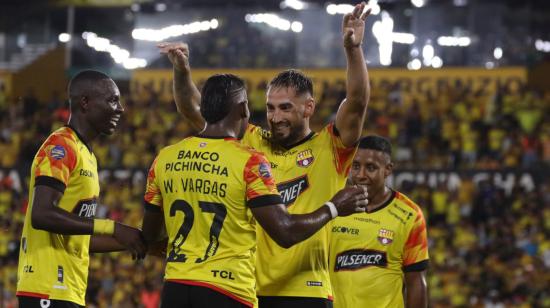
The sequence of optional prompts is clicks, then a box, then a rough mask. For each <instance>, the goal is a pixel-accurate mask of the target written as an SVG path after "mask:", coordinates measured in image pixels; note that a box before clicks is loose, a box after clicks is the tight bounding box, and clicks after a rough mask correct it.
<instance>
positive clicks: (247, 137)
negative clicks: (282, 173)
mask: <svg viewBox="0 0 550 308" xmlns="http://www.w3.org/2000/svg"><path fill="white" fill-rule="evenodd" d="M268 138H269V133H268V132H267V131H265V130H263V129H262V128H261V127H259V126H256V125H254V124H250V123H249V124H248V126H247V127H246V131H245V132H244V136H243V138H242V139H241V143H242V144H244V145H247V146H249V147H251V148H255V149H259V148H260V147H259V146H260V143H261V142H262V140H264V139H268Z"/></svg>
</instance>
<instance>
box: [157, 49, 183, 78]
mask: <svg viewBox="0 0 550 308" xmlns="http://www.w3.org/2000/svg"><path fill="white" fill-rule="evenodd" d="M157 47H158V49H159V51H160V53H161V54H165V55H168V59H170V62H172V65H173V66H174V68H175V69H177V70H179V71H181V72H188V71H189V70H190V66H189V46H188V45H187V44H185V43H182V42H179V43H159V44H157Z"/></svg>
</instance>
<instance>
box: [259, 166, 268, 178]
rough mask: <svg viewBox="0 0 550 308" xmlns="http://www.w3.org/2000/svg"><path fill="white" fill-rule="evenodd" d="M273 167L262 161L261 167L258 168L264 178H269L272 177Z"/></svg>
mask: <svg viewBox="0 0 550 308" xmlns="http://www.w3.org/2000/svg"><path fill="white" fill-rule="evenodd" d="M270 169H271V168H269V165H268V164H267V163H260V167H259V168H258V171H259V172H260V176H261V177H262V178H264V179H268V178H270V177H271V170H270Z"/></svg>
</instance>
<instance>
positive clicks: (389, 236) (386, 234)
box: [378, 229, 393, 245]
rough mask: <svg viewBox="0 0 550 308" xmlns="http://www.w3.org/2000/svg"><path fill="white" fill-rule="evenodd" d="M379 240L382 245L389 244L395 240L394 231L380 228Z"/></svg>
mask: <svg viewBox="0 0 550 308" xmlns="http://www.w3.org/2000/svg"><path fill="white" fill-rule="evenodd" d="M378 241H379V242H380V244H382V245H389V244H391V243H392V242H393V231H390V230H386V229H380V230H378Z"/></svg>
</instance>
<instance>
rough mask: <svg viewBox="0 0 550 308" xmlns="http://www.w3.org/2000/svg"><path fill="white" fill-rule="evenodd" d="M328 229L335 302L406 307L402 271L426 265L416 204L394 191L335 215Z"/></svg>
mask: <svg viewBox="0 0 550 308" xmlns="http://www.w3.org/2000/svg"><path fill="white" fill-rule="evenodd" d="M330 229H331V230H330V231H331V241H330V276H331V280H332V287H333V290H334V307H335V308H355V307H377V308H382V307H388V308H390V307H391V308H396V307H404V300H403V291H402V286H403V277H404V274H403V273H404V272H407V271H422V270H425V269H426V268H427V266H428V239H427V234H426V222H425V220H424V216H423V215H422V211H421V210H420V207H419V206H418V205H416V204H415V203H414V202H412V201H411V200H410V199H409V198H407V197H406V196H405V195H403V194H401V193H399V192H396V191H394V192H393V195H392V197H391V198H390V200H388V201H387V202H386V203H385V204H383V205H382V206H381V207H379V208H378V209H376V210H374V211H372V212H370V213H360V214H354V215H351V216H347V217H338V218H336V219H334V220H333V221H332V222H331V225H330Z"/></svg>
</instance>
